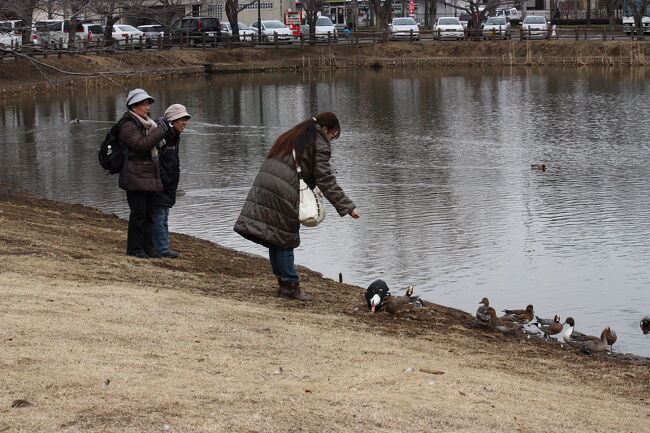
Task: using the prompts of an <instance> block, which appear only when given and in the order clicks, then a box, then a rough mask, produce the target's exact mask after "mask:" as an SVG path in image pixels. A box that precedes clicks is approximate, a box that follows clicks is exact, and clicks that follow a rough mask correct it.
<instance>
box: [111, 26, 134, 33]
mask: <svg viewBox="0 0 650 433" xmlns="http://www.w3.org/2000/svg"><path fill="white" fill-rule="evenodd" d="M113 28H114V29H117V31H118V32H139V31H140V30H138V29H136V28H135V27H133V26H129V25H126V24H120V25H119V26H114V27H113Z"/></svg>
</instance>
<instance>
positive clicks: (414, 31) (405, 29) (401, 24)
mask: <svg viewBox="0 0 650 433" xmlns="http://www.w3.org/2000/svg"><path fill="white" fill-rule="evenodd" d="M388 31H390V33H391V34H390V37H391V38H393V39H400V38H410V37H411V35H413V39H415V40H416V41H419V40H420V27H418V23H417V22H415V20H414V19H413V18H411V17H402V18H393V21H392V22H391V23H390V24H389V25H388Z"/></svg>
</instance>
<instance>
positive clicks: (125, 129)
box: [119, 89, 169, 259]
mask: <svg viewBox="0 0 650 433" xmlns="http://www.w3.org/2000/svg"><path fill="white" fill-rule="evenodd" d="M153 103H154V99H153V98H152V97H151V96H150V95H149V94H148V93H147V92H145V91H144V90H142V89H133V90H131V91H130V92H129V94H128V95H127V97H126V106H127V108H128V111H127V112H126V113H124V115H123V116H122V121H123V123H122V126H121V128H120V132H119V140H120V145H121V146H123V147H125V148H126V149H127V160H126V161H125V163H124V165H123V166H122V171H120V175H119V186H120V188H122V189H124V190H125V191H126V200H127V202H128V203H129V208H130V209H131V213H130V215H129V229H128V235H127V242H126V244H127V245H126V253H127V254H128V255H130V256H134V257H139V258H144V259H146V258H149V257H150V254H152V253H153V245H152V237H151V226H152V221H153V220H152V217H153V209H154V201H153V198H154V192H155V191H162V190H163V185H162V182H161V181H160V169H159V167H158V149H157V148H156V145H157V144H158V142H159V141H160V140H162V139H163V138H164V137H165V133H166V132H167V131H168V130H169V126H164V125H163V126H159V125H157V124H156V122H155V121H154V120H153V119H151V117H149V108H150V106H151V104H153Z"/></svg>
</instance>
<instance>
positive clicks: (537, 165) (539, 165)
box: [530, 164, 546, 171]
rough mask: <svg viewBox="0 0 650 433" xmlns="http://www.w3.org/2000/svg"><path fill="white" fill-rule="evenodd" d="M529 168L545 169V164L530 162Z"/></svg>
mask: <svg viewBox="0 0 650 433" xmlns="http://www.w3.org/2000/svg"><path fill="white" fill-rule="evenodd" d="M530 168H531V170H541V171H546V164H531V165H530Z"/></svg>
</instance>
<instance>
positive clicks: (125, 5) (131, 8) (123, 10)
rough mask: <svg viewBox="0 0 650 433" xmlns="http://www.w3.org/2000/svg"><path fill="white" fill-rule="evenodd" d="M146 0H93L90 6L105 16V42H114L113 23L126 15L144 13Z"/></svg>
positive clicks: (110, 43)
mask: <svg viewBox="0 0 650 433" xmlns="http://www.w3.org/2000/svg"><path fill="white" fill-rule="evenodd" d="M144 2H145V0H91V1H90V3H89V7H90V8H91V9H92V10H93V11H94V12H95V13H97V14H99V15H101V16H102V17H104V24H105V25H106V27H105V29H104V44H105V45H107V46H109V45H112V44H113V25H114V24H115V23H116V22H118V21H119V20H120V19H122V17H124V16H138V14H139V13H142V5H143V4H144Z"/></svg>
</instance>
